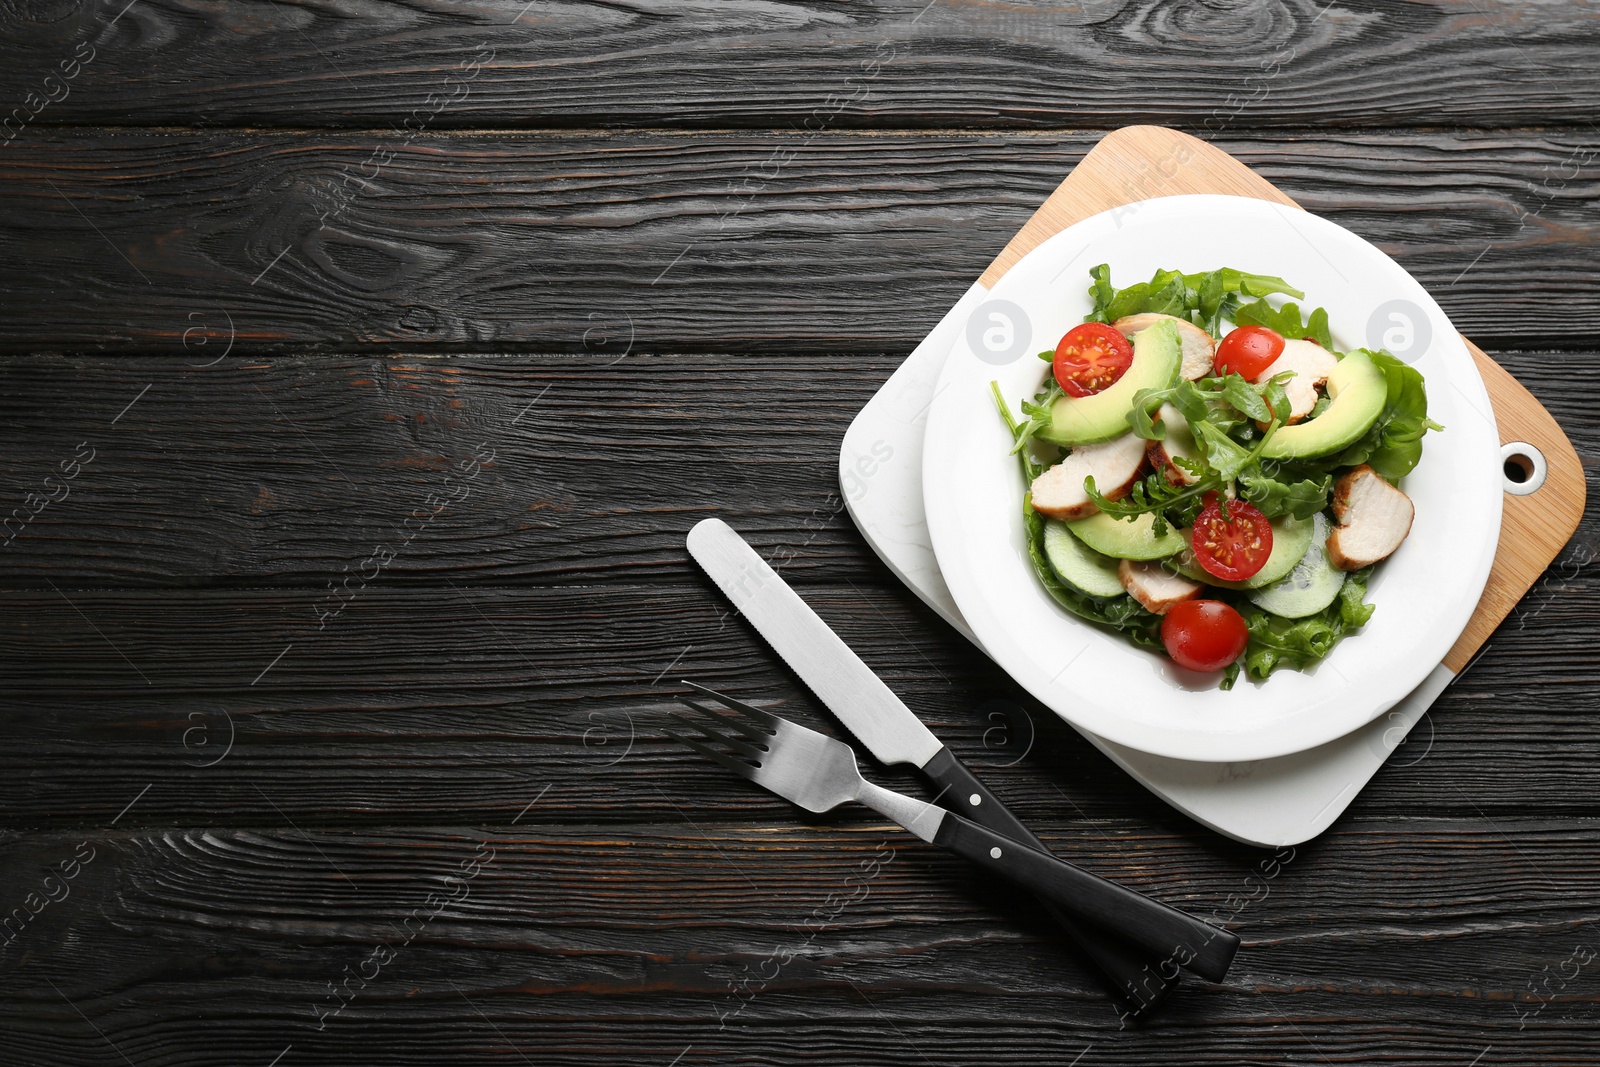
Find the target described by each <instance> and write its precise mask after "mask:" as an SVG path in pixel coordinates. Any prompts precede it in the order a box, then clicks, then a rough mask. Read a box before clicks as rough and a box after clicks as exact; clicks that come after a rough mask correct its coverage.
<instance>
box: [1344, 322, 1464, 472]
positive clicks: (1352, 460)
mask: <svg viewBox="0 0 1600 1067" xmlns="http://www.w3.org/2000/svg"><path fill="white" fill-rule="evenodd" d="M1361 351H1363V352H1365V353H1366V354H1367V356H1368V357H1369V358H1370V359H1371V360H1372V362H1373V363H1374V364H1376V365H1377V367H1378V369H1379V370H1380V371H1382V372H1383V377H1384V381H1385V383H1386V384H1387V386H1388V390H1389V391H1388V396H1387V397H1386V398H1385V400H1384V407H1383V411H1382V412H1381V413H1380V414H1379V415H1378V420H1377V421H1376V422H1374V423H1373V424H1372V427H1371V428H1370V429H1369V430H1367V432H1366V433H1365V434H1363V435H1362V436H1361V439H1360V440H1359V441H1357V442H1356V443H1355V444H1353V445H1351V446H1349V447H1348V448H1346V449H1345V450H1344V451H1343V452H1341V453H1339V455H1338V456H1337V457H1336V458H1335V459H1334V460H1333V463H1332V465H1333V466H1337V467H1354V466H1358V465H1359V464H1362V463H1366V464H1368V465H1370V466H1371V467H1372V469H1373V470H1375V471H1377V472H1378V473H1379V474H1381V475H1383V476H1384V477H1385V478H1387V479H1389V481H1391V482H1393V481H1398V480H1399V479H1401V478H1403V477H1405V476H1406V475H1408V474H1410V473H1411V472H1412V470H1414V469H1415V468H1416V466H1417V463H1418V461H1420V460H1421V459H1422V435H1423V434H1425V433H1427V432H1428V431H1429V430H1442V429H1444V427H1443V426H1440V425H1439V424H1438V423H1436V422H1434V421H1433V420H1432V419H1430V418H1428V389H1427V386H1426V384H1424V382H1423V380H1422V372H1421V371H1419V370H1417V369H1416V368H1415V367H1413V366H1411V365H1410V364H1407V363H1402V362H1400V360H1398V359H1396V358H1395V357H1394V356H1391V355H1390V354H1389V353H1387V352H1374V351H1372V350H1371V349H1365V348H1364V349H1361Z"/></svg>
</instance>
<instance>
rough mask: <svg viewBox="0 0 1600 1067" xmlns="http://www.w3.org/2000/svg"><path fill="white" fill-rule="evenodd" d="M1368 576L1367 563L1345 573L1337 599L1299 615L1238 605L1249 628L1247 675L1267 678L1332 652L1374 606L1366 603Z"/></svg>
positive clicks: (1246, 660) (1365, 619)
mask: <svg viewBox="0 0 1600 1067" xmlns="http://www.w3.org/2000/svg"><path fill="white" fill-rule="evenodd" d="M1371 576H1372V568H1371V567H1364V568H1362V569H1361V570H1359V571H1356V572H1355V573H1354V574H1351V575H1349V576H1348V577H1346V578H1345V581H1344V586H1343V587H1342V588H1341V589H1340V590H1339V596H1338V599H1336V600H1335V601H1334V602H1333V603H1332V604H1329V605H1328V606H1327V607H1325V608H1323V609H1322V610H1321V611H1319V612H1318V613H1317V614H1315V615H1308V616H1307V617H1306V618H1303V619H1285V618H1283V617H1282V616H1279V615H1274V614H1272V613H1271V612H1268V611H1263V610H1262V609H1261V608H1258V607H1256V606H1255V605H1253V604H1249V603H1246V604H1242V605H1239V610H1240V612H1241V613H1242V614H1243V615H1244V621H1245V626H1246V627H1248V628H1249V630H1250V644H1249V645H1248V646H1246V648H1245V653H1244V665H1245V670H1246V671H1247V672H1248V673H1249V674H1250V677H1252V678H1267V677H1269V676H1270V675H1271V674H1272V672H1273V671H1276V670H1280V669H1282V668H1285V667H1288V668H1292V669H1294V670H1303V669H1305V668H1306V667H1308V666H1310V665H1311V664H1313V663H1315V662H1316V661H1317V660H1319V659H1321V658H1322V657H1324V656H1326V655H1327V654H1328V653H1329V652H1332V651H1333V647H1334V646H1335V645H1337V644H1338V643H1339V641H1340V640H1341V639H1342V638H1343V637H1345V636H1346V635H1347V634H1349V633H1350V631H1352V630H1358V629H1360V628H1361V627H1362V626H1365V625H1366V623H1367V620H1369V619H1371V618H1372V612H1373V607H1374V606H1373V605H1371V604H1368V603H1366V595H1367V580H1368V579H1369V578H1370V577H1371Z"/></svg>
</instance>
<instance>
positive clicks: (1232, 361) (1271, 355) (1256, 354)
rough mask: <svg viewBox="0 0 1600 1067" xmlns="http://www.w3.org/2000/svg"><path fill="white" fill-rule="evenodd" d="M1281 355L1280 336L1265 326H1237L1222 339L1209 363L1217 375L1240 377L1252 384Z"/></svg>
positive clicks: (1281, 343)
mask: <svg viewBox="0 0 1600 1067" xmlns="http://www.w3.org/2000/svg"><path fill="white" fill-rule="evenodd" d="M1282 354H1283V335H1282V334H1280V333H1279V332H1278V331H1277V330H1269V329H1267V328H1266V327H1265V326H1241V327H1239V328H1238V329H1237V330H1234V331H1233V332H1232V333H1230V334H1228V336H1226V337H1224V338H1223V339H1222V343H1221V344H1219V345H1218V346H1217V358H1216V359H1214V360H1213V361H1212V365H1213V366H1214V367H1215V368H1216V371H1217V373H1218V374H1228V373H1230V372H1231V373H1233V374H1240V375H1243V376H1244V377H1245V378H1246V379H1247V380H1249V381H1254V380H1255V379H1256V376H1257V375H1259V374H1260V373H1261V372H1262V371H1264V370H1266V369H1267V368H1268V367H1270V366H1272V361H1273V360H1275V359H1277V358H1278V357H1279V356H1280V355H1282Z"/></svg>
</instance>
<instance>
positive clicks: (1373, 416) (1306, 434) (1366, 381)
mask: <svg viewBox="0 0 1600 1067" xmlns="http://www.w3.org/2000/svg"><path fill="white" fill-rule="evenodd" d="M1129 373H1130V374H1131V373H1132V371H1131V370H1130V371H1129ZM1117 384H1118V385H1120V384H1121V382H1118V383H1117ZM1113 388H1114V387H1113ZM1327 388H1328V406H1327V407H1326V408H1325V409H1324V410H1323V412H1322V414H1320V415H1318V416H1316V417H1315V418H1310V419H1307V420H1305V421H1304V422H1297V423H1295V424H1294V425H1293V426H1280V427H1278V430H1277V432H1276V433H1274V434H1273V435H1272V439H1271V440H1269V441H1268V442H1267V443H1266V447H1265V448H1263V449H1262V450H1261V454H1262V455H1263V456H1265V457H1266V458H1268V459H1310V458H1311V457H1313V456H1326V455H1327V454H1328V453H1330V452H1337V451H1339V450H1340V449H1341V448H1344V447H1346V446H1348V445H1350V444H1353V443H1354V442H1356V441H1357V440H1359V439H1360V437H1361V435H1362V434H1364V433H1366V432H1367V431H1368V430H1369V429H1371V428H1372V424H1373V423H1374V422H1377V421H1378V416H1379V415H1381V414H1383V406H1384V404H1385V403H1387V402H1388V399H1389V386H1388V383H1387V382H1386V381H1385V380H1384V377H1383V371H1381V370H1379V369H1378V365H1377V364H1376V363H1373V362H1372V359H1371V358H1370V357H1369V356H1368V355H1367V354H1366V353H1365V352H1359V351H1358V352H1351V353H1350V354H1349V355H1347V356H1345V357H1344V358H1343V359H1341V360H1339V362H1338V365H1337V366H1335V367H1334V368H1333V372H1332V373H1331V374H1329V375H1328V387H1327Z"/></svg>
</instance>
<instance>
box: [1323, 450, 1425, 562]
mask: <svg viewBox="0 0 1600 1067" xmlns="http://www.w3.org/2000/svg"><path fill="white" fill-rule="evenodd" d="M1333 516H1334V518H1336V519H1338V520H1339V525H1338V526H1337V527H1335V528H1334V530H1333V532H1332V533H1330V534H1329V535H1328V559H1329V560H1331V561H1332V562H1333V565H1334V566H1335V567H1338V568H1339V569H1340V570H1342V571H1358V570H1360V569H1361V568H1362V567H1365V566H1368V565H1369V564H1373V563H1376V562H1378V561H1379V560H1380V559H1386V558H1388V556H1389V555H1390V554H1391V553H1393V552H1394V550H1395V549H1397V548H1399V547H1400V543H1401V542H1402V541H1404V540H1405V539H1406V535H1407V534H1409V533H1410V532H1411V520H1412V519H1413V518H1414V517H1415V516H1416V508H1415V507H1413V506H1412V504H1411V498H1410V497H1408V496H1406V495H1405V493H1403V492H1401V491H1400V490H1398V489H1396V488H1395V487H1394V486H1392V485H1390V484H1389V483H1388V482H1387V481H1385V480H1384V478H1383V475H1381V474H1379V473H1378V472H1377V471H1375V470H1373V469H1372V468H1371V467H1369V466H1367V465H1366V464H1365V463H1363V464H1362V465H1361V466H1359V467H1357V468H1356V469H1355V470H1353V471H1351V472H1350V473H1348V474H1346V475H1345V476H1344V477H1342V478H1340V479H1339V481H1338V482H1337V483H1336V484H1335V485H1334V487H1333Z"/></svg>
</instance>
